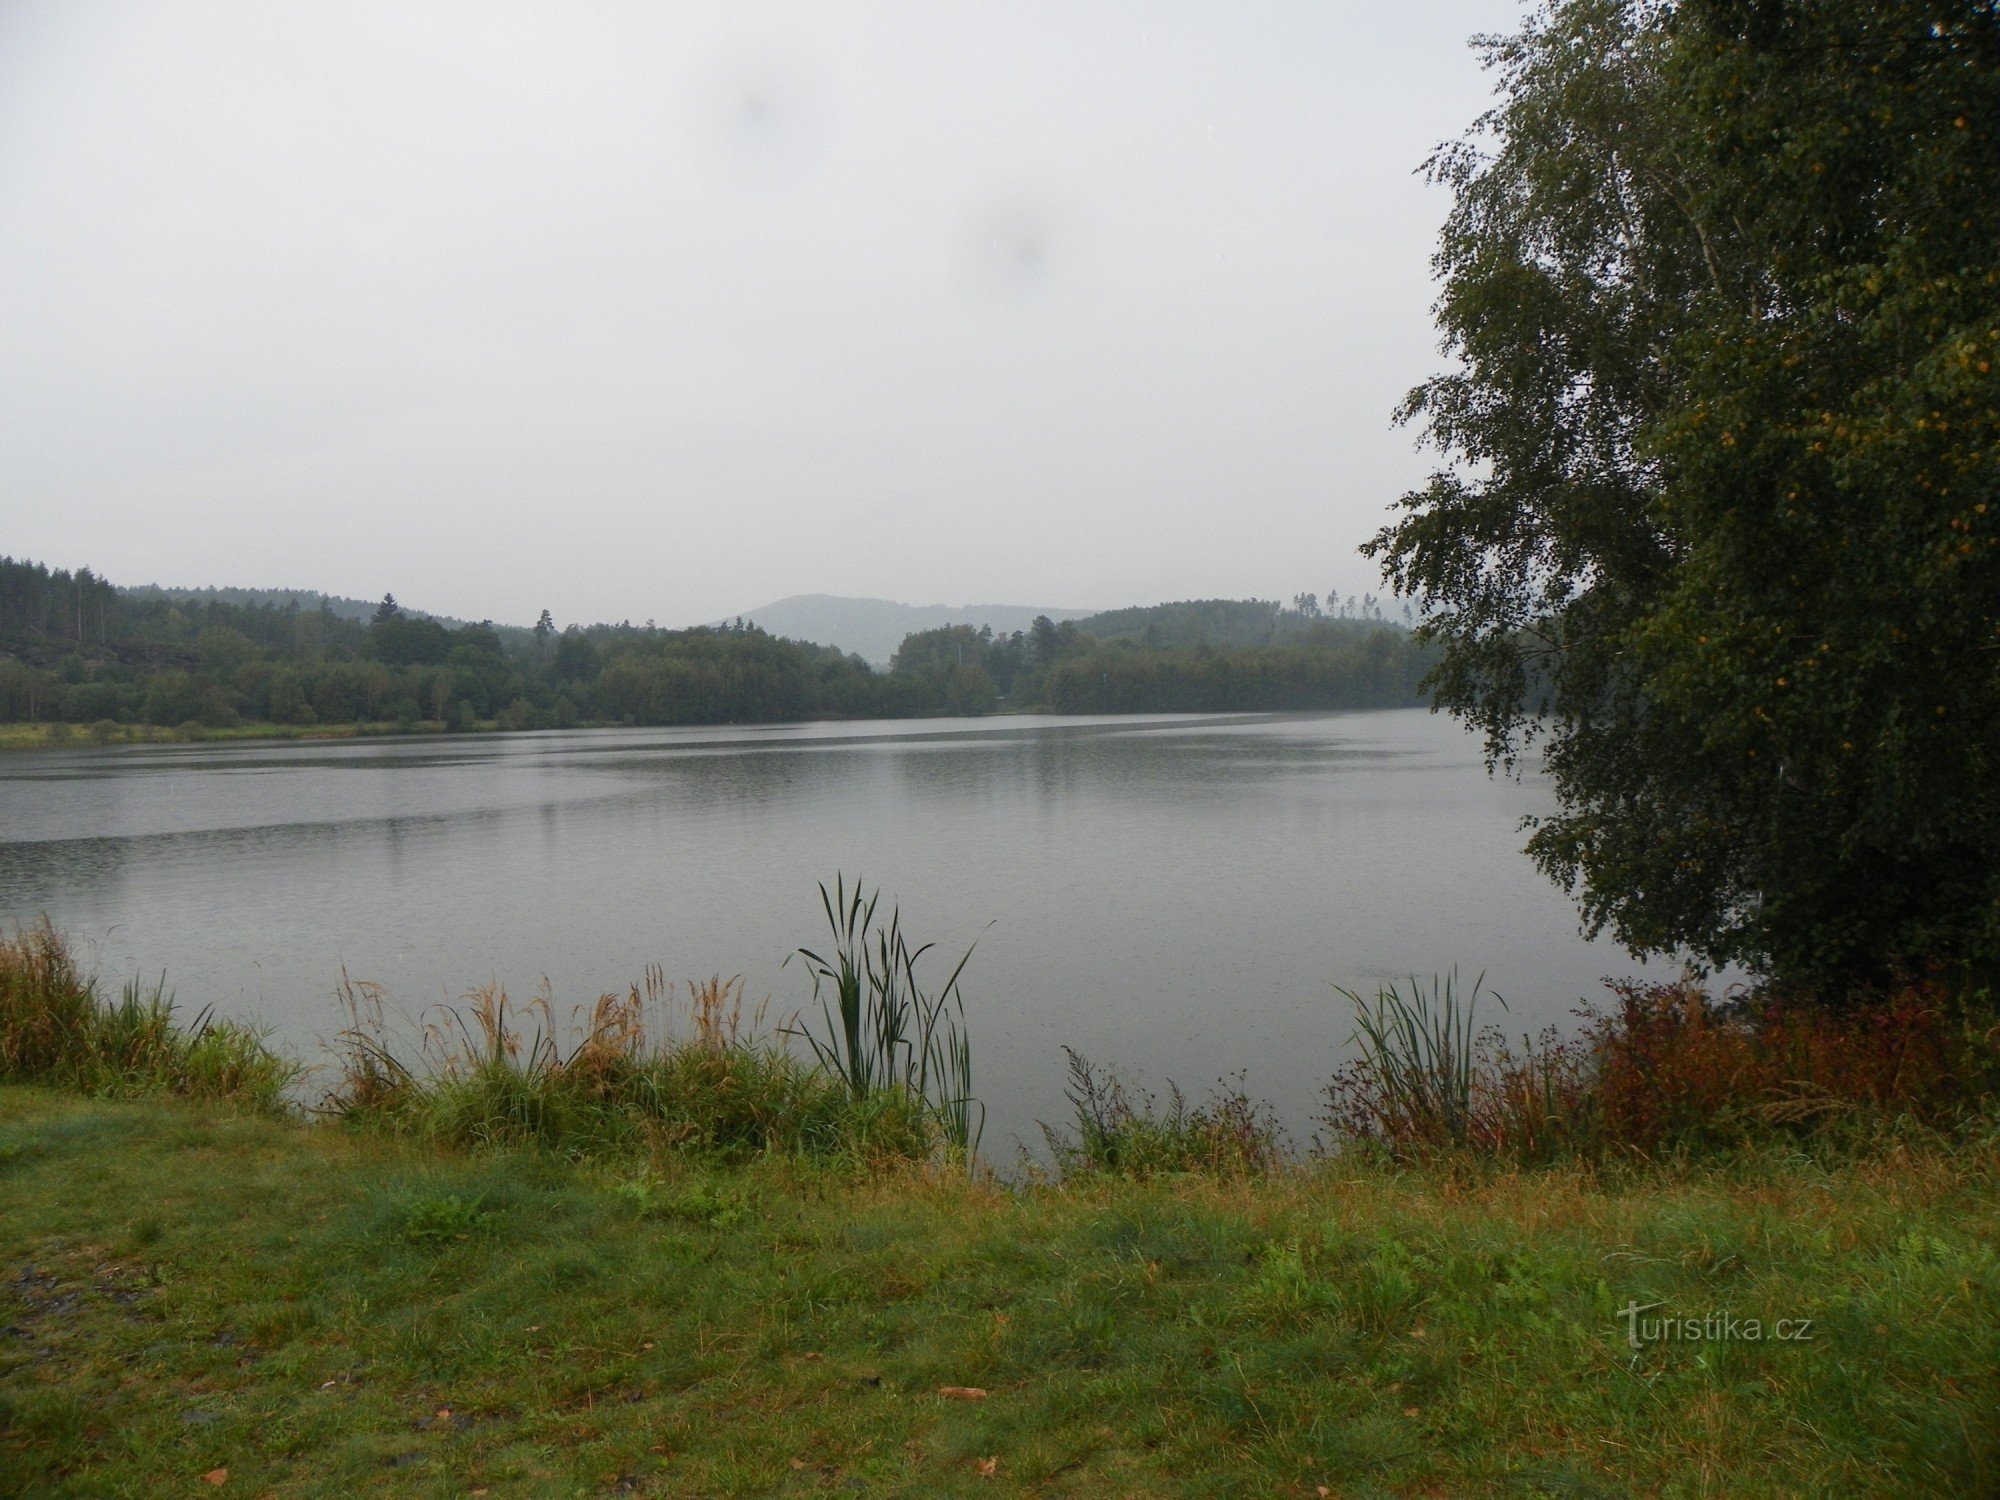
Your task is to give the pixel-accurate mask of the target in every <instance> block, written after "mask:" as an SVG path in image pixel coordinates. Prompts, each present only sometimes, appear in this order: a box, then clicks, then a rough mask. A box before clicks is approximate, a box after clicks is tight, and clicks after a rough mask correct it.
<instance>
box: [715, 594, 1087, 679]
mask: <svg viewBox="0 0 2000 1500" xmlns="http://www.w3.org/2000/svg"><path fill="white" fill-rule="evenodd" d="M1089 613H1090V611H1089V610H1086V609H1042V608H1038V607H1036V606H1034V605H1028V604H965V605H953V604H898V603H896V602H895V601H894V600H893V599H848V598H843V597H842V596H840V595H838V594H793V595H791V596H790V597H789V598H785V599H778V600H774V601H773V602H771V603H769V604H766V605H765V606H764V607H763V608H762V609H746V610H745V611H743V614H742V616H741V618H743V619H744V620H746V621H748V622H750V623H751V624H754V625H757V626H759V627H760V628H762V629H764V630H768V631H770V632H771V634H773V635H782V636H789V637H790V638H791V639H793V640H795V641H817V642H818V643H819V644H820V645H822V646H838V647H839V648H840V649H841V650H843V651H851V652H853V653H854V654H855V655H856V656H859V657H862V658H863V659H865V660H867V661H871V662H874V663H875V664H876V665H877V666H884V665H887V663H888V661H889V658H890V657H892V656H894V655H895V654H896V648H897V647H898V646H900V645H901V644H902V643H903V638H904V637H905V636H908V635H912V634H914V633H915V632H917V631H920V630H936V629H939V628H940V627H942V626H946V625H969V626H971V627H972V628H973V629H974V630H978V629H980V628H981V627H982V626H983V627H985V628H986V629H989V630H991V631H993V632H994V633H995V634H996V635H1007V634H1010V633H1011V632H1013V631H1016V630H1026V629H1027V628H1028V627H1029V626H1030V625H1032V624H1034V622H1035V618H1036V616H1038V615H1045V616H1047V617H1048V618H1049V619H1051V620H1055V621H1058V622H1060V621H1063V620H1074V619H1077V618H1079V617H1081V616H1083V615H1087V614H1089ZM717 623H725V622H720V621H719V622H717Z"/></svg>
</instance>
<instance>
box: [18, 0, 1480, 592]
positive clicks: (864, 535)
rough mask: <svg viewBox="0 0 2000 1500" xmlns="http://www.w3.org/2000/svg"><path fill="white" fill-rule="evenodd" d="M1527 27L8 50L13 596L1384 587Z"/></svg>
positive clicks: (1293, 19) (229, 37)
mask: <svg viewBox="0 0 2000 1500" xmlns="http://www.w3.org/2000/svg"><path fill="white" fill-rule="evenodd" d="M1515 9H1516V8H1515V7H1514V6H1513V5H1511V4H1500V3H1474V0H1465V3H1460V4H1453V5H1448V6H1439V7H1427V8H1424V9H1423V10H1422V11H1421V12H1411V11H1409V10H1407V9H1406V8H1403V7H1391V6H1388V5H1372V4H1359V5H1351V6H1344V7H1340V8H1339V9H1338V10H1337V11H1323V10H1316V9H1313V8H1310V7H1304V6H1300V5H1293V4H1269V5H1263V6H1258V7H1253V8H1248V9H1245V8H1224V7H1219V6H1191V7H1188V8H1185V9H1182V10H1178V11H1175V12H1173V13H1171V14H1164V13H1163V14H1154V15H1148V16H1146V17H1145V18H1144V20H1143V23H1142V22H1140V21H1138V20H1135V19H1134V18H1133V17H1132V16H1131V15H1130V14H1129V13H1127V12H1124V11H1122V10H1118V9H1115V8H1111V7H1085V8H1075V7H1071V8H1064V9H1061V10H1056V9H1047V10H1030V11H1022V10H1018V9H1001V8H985V7H981V8H968V9H955V10H953V11H951V12H948V13H944V12H935V11H931V10H928V9H924V8H918V7H908V6H897V5H888V4H885V5H878V6H872V7H869V8H867V9H865V10H863V11H860V12H848V13H844V14H843V16H842V17H840V18H838V19H836V18H834V17H831V16H829V15H826V14H823V13H820V12H817V11H814V10H812V9H809V8H805V7H784V6H761V7H749V8H744V7H731V8H726V9H725V8H718V7H702V6H688V7H676V8H673V9H670V10H668V11H665V12H660V11H654V10H651V9H645V8H637V7H634V8H622V7H610V8H601V9H593V10H590V11H588V12H584V11H574V10H568V9H561V10H556V9H548V8H542V7H534V6H492V7H478V8H462V9H461V8H453V7H443V8H435V9H426V10H422V11H411V10H407V9H403V8H394V7H371V6H359V7H355V6H342V7H339V8H338V9H336V8H334V7H331V6H325V7H315V6H299V7H286V8H284V9H282V10H276V9H270V8H265V7H258V6H249V5H242V6H235V7H230V6H221V7H206V8H201V9H196V8H193V7H185V6H181V5H177V4H150V5H128V6H116V7H113V6H100V5H91V4H61V5H57V4H50V3H27V4H16V5H13V6H10V7H8V8H7V9H6V10H5V12H4V13H0V193H4V194H5V196H6V199H7V201H8V202H9V203H10V204H11V205H12V206H13V208H14V212H13V213H12V214H10V215H9V216H8V217H7V219H6V220H5V222H4V223H0V273H4V274H0V324H4V326H5V327H6V329H7V331H8V339H9V344H10V348H11V349H12V351H13V353H14V358H13V359H12V360H10V361H9V362H8V364H7V366H6V367H5V369H4V371H0V466H4V471H5V472H6V473H7V475H8V477H9V485H8V491H7V493H8V495H9V502H8V510H9V514H8V516H7V527H6V530H7V540H6V550H7V551H9V552H10V553H12V554H14V555H16V556H23V557H32V558H37V559H40V560H42V561H46V562H48V563H49V564H51V565H52V566H57V567H68V568H75V567H78V566H84V565H87V566H89V567H91V568H93V569H95V570H97V571H98V572H99V573H101V574H103V575H106V576H109V577H111V578H114V579H117V580H133V581H136V580H140V579H147V580H155V581H158V582H160V583H161V584H163V585H165V586H169V587H202V586H221V587H246V588H266V587H270V586H272V585H273V583H274V581H275V580H279V579H292V580H295V581H296V582H297V583H298V584H300V585H303V586H305V587H309V588H311V589H313V590H317V591H324V592H326V593H330V594H338V595H351V596H356V597H379V595H380V594H381V593H383V592H384V591H393V592H395V593H396V594H397V596H398V597H399V598H402V597H406V596H407V597H408V598H410V599H412V600H413V601H421V606H422V607H423V608H425V609H428V610H433V611H436V612H438V613H440V614H445V615H451V616H457V617H463V618H482V617H491V618H494V619H508V620H531V619H533V618H534V617H535V616H536V615H537V614H538V613H539V611H540V610H542V609H544V608H547V609H550V610H551V611H553V612H554V613H555V615H556V616H557V617H558V618H562V619H570V620H592V619H619V618H632V619H644V618H649V617H650V618H657V619H659V620H661V621H662V622H668V621H671V622H675V623H695V622H698V621H703V620H711V619H716V618H723V617H729V616H733V615H734V614H736V613H740V612H745V611H747V610H749V609H752V608H756V607H758V606H756V605H755V604H752V603H749V602H748V601H754V600H759V599H763V600H777V599H782V598H785V597H788V596H791V595H797V594H808V593H821V592H823V593H832V594H838V595H842V596H848V597H867V598H881V599H889V600H909V601H923V600H932V599H954V598H963V599H1020V600H1028V601H1034V600H1043V599H1063V600H1070V601H1081V602H1082V603H1085V604H1089V605H1092V606H1095V607H1103V608H1111V607H1119V606H1121V605H1123V604H1128V603H1139V602H1150V601H1154V600H1170V599H1186V598H1203V597H1236V598H1241V597H1288V596H1289V595H1290V594H1291V593H1292V592H1295V591H1297V590H1301V589H1310V590H1312V591H1314V592H1324V591H1329V590H1336V589H1337V590H1338V591H1340V592H1356V593H1358V592H1360V591H1362V590H1365V589H1369V588H1372V587H1375V586H1376V584H1375V580H1374V575H1373V570H1372V569H1371V568H1370V567H1369V566H1368V565H1367V564H1366V563H1365V562H1364V561H1363V560H1362V559H1361V558H1359V557H1357V556H1356V555H1355V552H1354V549H1355V547H1356V545H1357V544H1358V543H1360V542H1361V541H1363V540H1365V539H1366V537H1367V536H1369V535H1370V534H1372V533H1373V532H1374V531H1375V530H1376V529H1377V528H1378V527H1379V526H1380V525H1381V524H1382V523H1383V521H1384V520H1385V519H1386V516H1387V507H1388V506H1389V504H1390V503H1391V502H1392V501H1393V500H1394V499H1395V498H1396V497H1397V496H1398V495H1399V494H1400V493H1401V492H1403V491H1404V490H1406V489H1408V488H1409V487H1411V486H1412V485H1414V484H1417V483H1419V482H1421V480H1422V478H1423V477H1424V475H1425V474H1426V473H1427V472H1428V470H1429V468H1430V462H1429V460H1428V459H1427V458H1426V457H1425V456H1424V455H1422V454H1419V453H1418V452H1416V451H1415V448H1414V443H1413V437H1412V434H1410V433H1408V432H1406V431H1399V430H1397V429H1395V428H1394V427H1393V426H1392V425H1391V421H1390V416H1391V412H1392V410H1393V408H1394V406H1395V404H1396V402H1397V401H1398V400H1399V399H1400V397H1401V396H1402V394H1403V392H1404V391H1405V390H1406V389H1407V388H1408V387H1409V386H1410V385H1411V384H1412V383H1414V382H1415V381H1416V380H1418V379H1421V378H1422V377H1423V376H1424V375H1425V374H1427V373H1428V372H1429V371H1430V370H1431V368H1432V367H1433V366H1434V365H1435V363H1436V361H1437V359H1438V355H1437V352H1436V337H1435V334H1434V332H1433V330H1432V327H1431V321H1430V304H1431V302H1432V300H1433V297H1434V291H1435V289H1434V286H1433V284H1432V281H1431V276H1430V271H1429V265H1428V262H1429V255H1430V250H1431V246H1432V241H1433V238H1434V235H1435V231H1436V228H1437V225H1438V223H1439V222H1440V221H1441V219H1442V217H1443V214H1444V212H1445V208H1446V202H1447V198H1446V194H1445V193H1444V192H1443V190H1442V189H1439V188H1436V187H1433V186H1431V185H1429V184H1427V183H1426V182H1425V181H1424V180H1423V177H1422V175H1421V168H1422V164H1423V162H1424V161H1425V159H1426V158H1427V157H1428V155H1429V154H1430V152H1431V151H1432V150H1433V149H1434V147H1435V146H1436V145H1437V144H1438V143H1439V142H1441V141H1444V140H1447V139H1450V138H1452V137H1454V136H1456V135H1458V134H1460V133H1462V132H1463V131H1464V130H1465V129H1466V127H1467V126H1468V125H1469V124H1470V123H1471V121H1472V120H1473V119H1474V118H1475V117H1476V116H1477V115H1478V113H1479V112H1480V111H1481V110H1482V109H1483V108H1484V107H1485V106H1486V105H1487V103H1488V99H1489V94H1488V79H1487V77H1486V75H1485V74H1484V73H1483V72H1482V71H1481V68H1480V65H1479V62H1478V59H1477V57H1476V55H1475V54H1474V53H1473V52H1472V51H1471V49H1470V48H1469V47H1468V46H1467V45H1466V42H1467V38H1468V37H1469V36H1470V35H1472V34H1473V33H1475V32H1482V31H1491V30H1496V29H1500V28H1502V27H1504V26H1505V25H1507V24H1510V23H1511V22H1512V20H1513V19H1514V14H1515Z"/></svg>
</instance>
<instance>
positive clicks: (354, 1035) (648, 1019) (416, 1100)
mask: <svg viewBox="0 0 2000 1500" xmlns="http://www.w3.org/2000/svg"><path fill="white" fill-rule="evenodd" d="M340 999H341V1003H342V1005H343V1007H344V1008H345V1010H346V1013H347V1017H348V1025H347V1027H346V1028H345V1029H344V1030H343V1031H342V1032H341V1033H340V1034H339V1036H338V1037H337V1038H336V1039H335V1044H334V1050H335V1054H336V1059H337V1065H336V1074H335V1082H334V1085H333V1087H332V1088H331V1089H330V1090H329V1091H328V1092H327V1094H326V1097H325V1098H324V1099H323V1100H322V1101H321V1109H322V1110H323V1111H324V1112H325V1113H327V1114H329V1115H332V1116H335V1117H337V1118H341V1119H345V1120H350V1121H356V1122H371V1123H377V1124H382V1125H387V1126H389V1127H391V1128H393V1129H395V1130H397V1131H400V1132H404V1133H408V1134H412V1135H416V1136H419V1137H422V1138H425V1139H429V1140H433V1141H436V1142H438V1143H440V1144H445V1145H451V1146H457V1147H480V1146H504V1145H528V1144H533V1145H539V1146H544V1147H548V1148H551V1149H554V1150H556V1151H559V1152H562V1153H565V1154H569V1155H588V1154H592V1153H595V1152H600V1151H607V1150H611V1151H617V1150H629V1149H633V1148H648V1149H664V1150H673V1151H678V1152H686V1153H693V1154H698V1155H703V1156H715V1157H726V1158H741V1157H746V1156H754V1155H763V1154H767V1153H785V1154H798V1155H805V1156H811V1157H820V1158H825V1157H831V1156H846V1157H853V1158H857V1159H863V1160H910V1159H917V1158H922V1157H924V1156H926V1155H927V1154H929V1153H930V1152H931V1150H932V1149H933V1148H934V1147H935V1146H936V1145H937V1144H938V1141H937V1138H936V1135H935V1132H933V1131H929V1130H927V1129H926V1121H925V1116H924V1114H923V1112H922V1110H921V1109H920V1108H919V1107H918V1106H917V1104H916V1103H914V1102H913V1101H912V1100H910V1099H909V1098H908V1097H907V1096H906V1095H904V1094H901V1093H898V1092H897V1091H895V1090H892V1089H886V1088H884V1089H875V1090H871V1091H869V1092H867V1093H865V1094H856V1093H854V1092H853V1091H852V1090H850V1089H849V1088H848V1087H847V1085H846V1083H845V1082H844V1080H842V1079H840V1078H837V1077H835V1076H834V1075H832V1074H831V1073H829V1072H827V1071H826V1070H825V1069H823V1068H820V1067H818V1066H816V1065H815V1064H814V1063H813V1062H812V1061H810V1060H808V1059H804V1058H801V1057H800V1056H799V1055H797V1054H796V1053H794V1052H792V1051H791V1050H789V1049H788V1048H787V1047H785V1046H784V1045H783V1042H782V1039H781V1038H780V1037H779V1036H778V1035H777V1034H775V1033H773V1032H771V1031H769V1030H767V1029H766V1027H765V1025H764V1010H765V1007H763V1006H761V1005H760V1006H756V1007H751V1008H749V1009H748V1010H747V1011H746V1007H745V1003H744V995H743V983H742V980H741V979H740V978H733V979H723V978H721V977H720V976H717V977H713V978H709V979H705V980H700V981H690V982H688V983H687V984H686V985H685V987H684V988H682V987H678V986H674V985H671V984H669V983H667V981H666V979H665V977H664V974H663V973H662V971H661V970H660V969H659V968H658V967H653V968H649V969H648V970H647V972H646V975H645V977H644V979H643V980H641V981H640V982H638V983H635V984H633V985H632V986H630V988H629V989H628V990H627V991H626V992H625V993H623V994H616V993H613V994H605V995H601V996H599V997H598V999H597V1000H596V1001H595V1002H594V1003H593V1004H591V1005H590V1006H588V1007H578V1008H577V1009H576V1010H575V1011H574V1012H573V1013H572V1015H571V1017H570V1022H569V1024H568V1026H566V1027H565V1026H562V1025H559V1024H558V1023H557V1022H556V1019H555V1001H554V998H553V996H552V995H550V994H549V992H548V991H547V989H546V988H545V989H544V990H543V992H542V993H541V994H540V995H538V996H537V997H536V998H535V999H534V1000H532V1001H530V1002H528V1003H527V1004H526V1005H524V1006H518V1007H517V1006H516V1005H515V1003H514V1002H513V1001H512V1000H511V999H510V997H509V996H508V994H507V991H506V990H505V989H504V988H503V987H501V986H499V985H487V986H484V987H482V988H479V989H476V990H473V991H472V992H470V993H469V994H468V995H466V996H465V997H464V999H463V1000H462V1001H461V1002H460V1003H459V1004H457V1005H444V1006H437V1007H433V1008H432V1010H431V1011H430V1012H428V1013H427V1014H426V1016H425V1018H424V1019H423V1021H422V1023H421V1024H420V1025H419V1026H418V1027H417V1028H415V1029H416V1031H417V1041H416V1043H415V1046H414V1049H412V1048H410V1047H409V1046H407V1045H406V1044H405V1043H404V1041H403V1036H406V1035H407V1033H408V1030H409V1028H402V1029H401V1035H399V1029H398V1028H397V1027H395V1026H394V1025H392V1024H391V1023H390V1020H389V1018H388V1016H387V1014H386V1001H385V996H384V994H383V992H382V990H381V988H380V987H379V986H377V985H373V984H368V983H365V982H360V981H355V980H352V979H348V978H346V977H344V976H343V980H342V984H341V989H340ZM412 1051H413V1052H414V1055H412Z"/></svg>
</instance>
